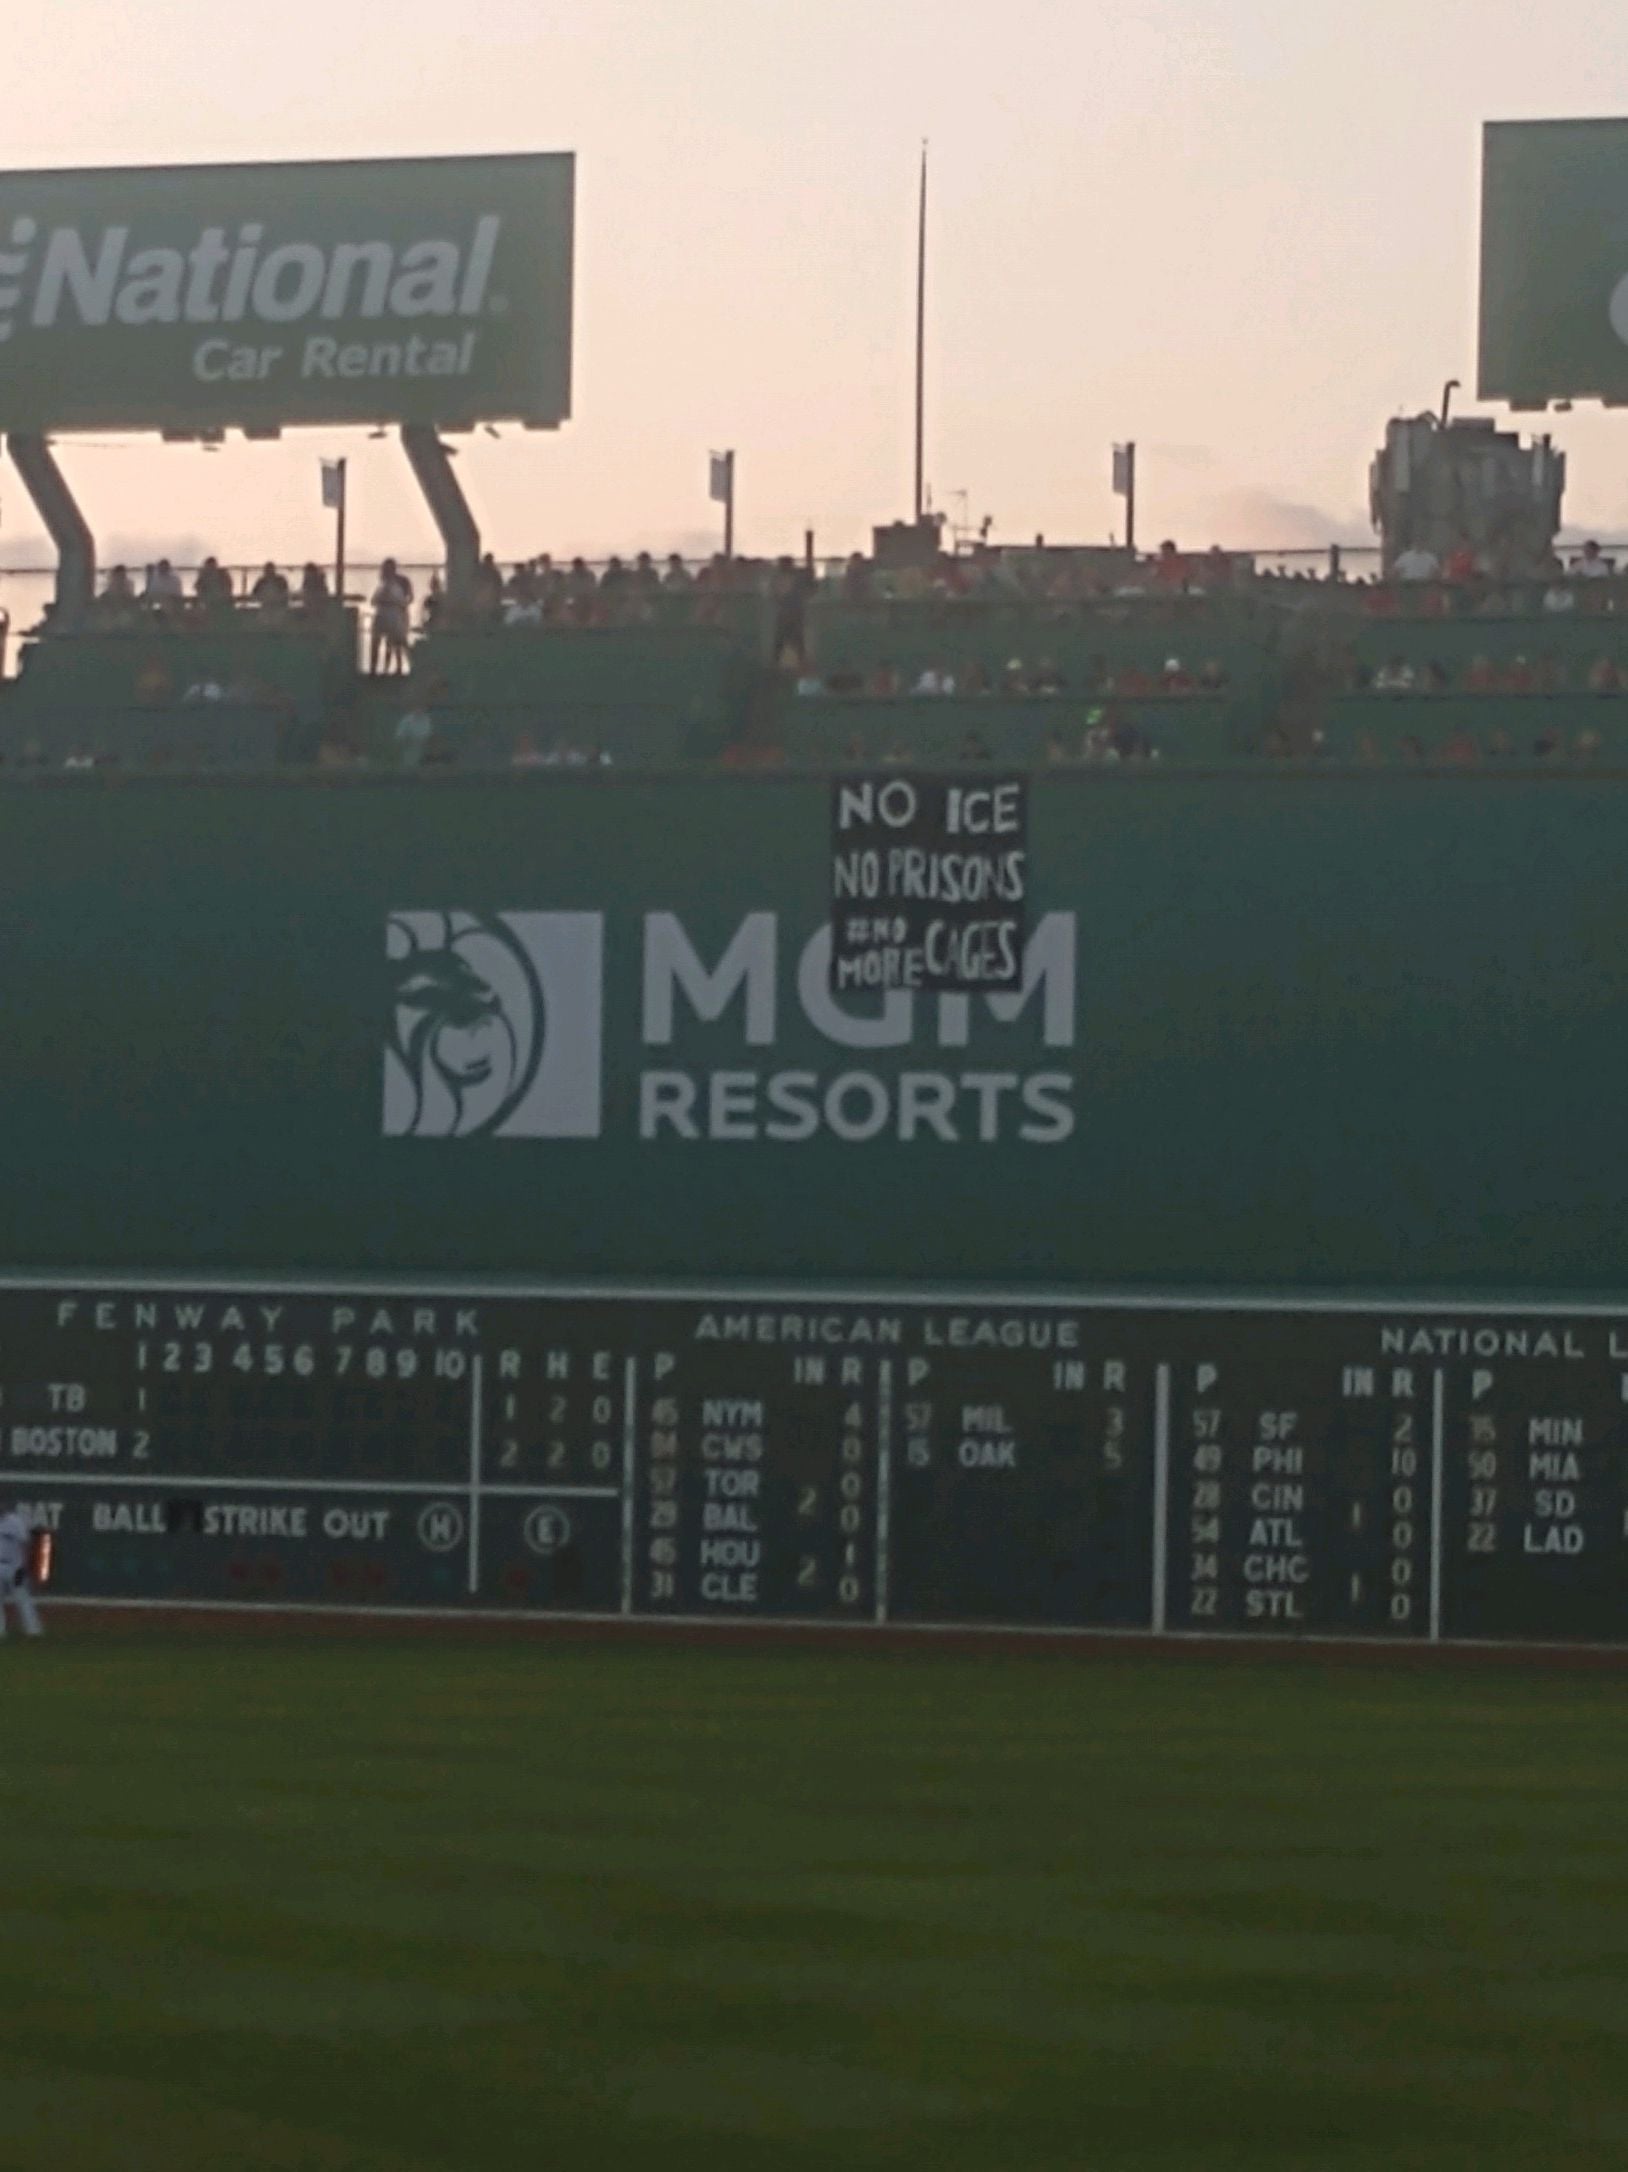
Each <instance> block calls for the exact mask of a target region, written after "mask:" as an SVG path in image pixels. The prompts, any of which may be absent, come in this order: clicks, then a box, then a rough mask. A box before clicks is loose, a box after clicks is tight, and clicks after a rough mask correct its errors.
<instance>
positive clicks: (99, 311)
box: [0, 154, 575, 432]
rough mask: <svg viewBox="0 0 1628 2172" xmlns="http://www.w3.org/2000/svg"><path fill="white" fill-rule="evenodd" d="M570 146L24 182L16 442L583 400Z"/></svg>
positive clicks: (521, 413) (12, 359)
mask: <svg viewBox="0 0 1628 2172" xmlns="http://www.w3.org/2000/svg"><path fill="white" fill-rule="evenodd" d="M574 178H575V176H574V161H573V159H572V158H571V157H570V156H569V155H566V154H551V155H538V156H528V157H514V158H445V159H439V158H438V159H400V160H377V161H367V162H362V163H350V162H332V163H324V164H317V165H299V166H194V167H176V168H158V167H137V168H126V169H121V170H94V171H81V172H58V173H8V174H0V430H6V431H24V432H27V431H70V430H76V429H113V430H168V431H172V432H196V431H201V430H215V429H228V428H243V429H250V430H265V431H270V430H276V429H280V428H282V427H283V426H284V425H287V424H296V423H321V424H341V423H362V422H366V423H379V422H428V423H440V424H456V423H472V422H499V421H515V422H524V423H529V424H532V425H534V426H536V427H539V428H551V427H553V426H554V425H556V424H557V423H559V422H561V421H563V420H564V419H565V417H566V416H567V415H568V414H569V413H570V407H571V260H572V225H573V201H574Z"/></svg>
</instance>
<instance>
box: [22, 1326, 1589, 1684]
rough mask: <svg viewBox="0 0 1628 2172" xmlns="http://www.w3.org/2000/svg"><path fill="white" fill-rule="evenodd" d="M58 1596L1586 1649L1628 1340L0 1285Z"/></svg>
mask: <svg viewBox="0 0 1628 2172" xmlns="http://www.w3.org/2000/svg"><path fill="white" fill-rule="evenodd" d="M6 1495H9V1496H12V1497H15V1498H18V1499H20V1500H22V1501H23V1502H24V1503H25V1504H26V1505H27V1506H28V1507H29V1508H30V1509H31V1510H32V1512H33V1513H34V1515H35V1517H36V1519H37V1521H38V1523H39V1525H40V1527H41V1528H42V1529H43V1530H45V1531H47V1532H49V1533H50V1534H51V1536H52V1538H53V1540H54V1550H55V1561H56V1571H55V1583H54V1586H53V1589H54V1592H55V1594H56V1595H57V1596H58V1597H59V1598H68V1599H74V1600H83V1601H94V1602H108V1601H116V1602H128V1603H145V1604H155V1605H178V1604H208V1605H217V1606H218V1605H223V1604H232V1605H242V1606H250V1607H262V1608H296V1607H326V1608H340V1609H375V1610H395V1609H401V1610H418V1611H422V1610H432V1611H445V1612H448V1613H460V1612H480V1613H494V1612H496V1613H515V1614H530V1615H543V1616H563V1617H571V1618H598V1617H606V1618H623V1619H632V1620H636V1621H662V1620H667V1621H699V1620H707V1621H716V1622H736V1623H740V1624H742V1625H753V1624H762V1623H766V1622H804V1623H814V1624H842V1623H847V1624H853V1625H855V1626H856V1627H859V1626H865V1625H870V1626H875V1625H886V1624H897V1625H902V1626H910V1625H920V1626H924V1627H926V1626H976V1627H982V1628H997V1629H998V1628H1024V1629H1034V1630H1051V1631H1118V1632H1143V1633H1153V1634H1176V1633H1183V1634H1186V1633H1192V1634H1200V1635H1204V1634H1247V1635H1256V1636H1261V1637H1293V1636H1297V1635H1318V1636H1327V1637H1365V1638H1366V1637H1375V1638H1394V1639H1401V1640H1429V1639H1440V1638H1457V1639H1466V1638H1467V1639H1504V1640H1515V1641H1551V1640H1567V1641H1587V1642H1595V1643H1613V1642H1619V1641H1622V1642H1628V1312H1617V1311H1612V1310H1609V1309H1606V1308H1597V1309H1590V1308H1586V1307H1582V1308H1577V1309H1576V1310H1573V1311H1557V1310H1552V1309H1549V1308H1546V1307H1537V1308H1531V1309H1517V1308H1513V1307H1511V1308H1487V1307H1482V1306H1474V1307H1468V1308H1461V1309H1455V1308H1450V1307H1446V1306H1434V1305H1432V1306H1419V1305H1411V1306H1410V1305H1399V1306H1396V1307H1389V1306H1385V1305H1383V1304H1370V1303H1366V1302H1364V1303H1350V1304H1333V1303H1329V1304H1317V1303H1311V1302H1303V1301H1299V1300H1293V1301H1291V1300H1283V1301H1270V1302H1268V1301H1260V1302H1254V1303H1242V1302H1233V1301H1230V1300H1228V1301H1212V1302H1201V1301H1195V1300H1180V1299H1175V1298H1172V1299H1170V1300H1168V1301H1167V1300H1164V1299H1152V1298H1149V1299H1136V1300H1113V1301H1104V1302H1100V1303H1099V1302H1095V1301H1091V1302H1085V1301H1078V1300H1072V1299H1069V1298H1066V1297H1057V1298H1049V1297H1048V1298H1042V1299H1037V1298H1034V1297H1017V1296H1013V1297H990V1298H977V1299H974V1298H970V1297H963V1296H956V1295H953V1294H950V1295H939V1296H934V1295H929V1294H911V1295H893V1294H888V1293H872V1294H859V1293H854V1294H847V1293H844V1294H833V1295H830V1296H822V1295H817V1294H812V1293H810V1292H809V1291H807V1290H802V1291H791V1292H787V1291H759V1292H750V1291H749V1292H739V1291H736V1292H729V1293H725V1292H719V1293H717V1294H707V1293H705V1292H693V1291H685V1292H676V1291H671V1292H670V1291H660V1290H657V1291H647V1292H643V1291H642V1292H604V1293H579V1292H571V1291H558V1290H550V1289H539V1290H535V1291H515V1290H508V1289H505V1290H501V1291H496V1292H491V1293H486V1292H481V1291H468V1292H466V1291H459V1290H454V1291H450V1292H449V1291H428V1290H426V1291H422V1292H420V1291H413V1290H400V1289H395V1288H390V1289H384V1288H373V1289H368V1290H362V1289H359V1288H358V1289H351V1290H346V1289H343V1288H334V1289H331V1290H330V1289H316V1288H312V1287H309V1286H304V1287H299V1288H276V1287H259V1286H247V1285H245V1286H242V1287H232V1288H222V1287H214V1288H207V1287H191V1286H188V1287H178V1286H175V1287H172V1286H169V1285H165V1286H163V1287H152V1286H139V1285H134V1284H132V1285H120V1286H111V1285H81V1284H77V1283H75V1284H69V1283H62V1284H60V1285H59V1284H51V1285H49V1286H47V1285H40V1284H30V1285H26V1286H13V1287H10V1288H8V1289H6V1290H4V1291H0V1497H3V1496H6Z"/></svg>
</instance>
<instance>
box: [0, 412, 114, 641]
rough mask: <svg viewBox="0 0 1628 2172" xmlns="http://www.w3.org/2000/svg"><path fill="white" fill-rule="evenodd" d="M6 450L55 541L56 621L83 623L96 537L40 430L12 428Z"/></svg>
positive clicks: (93, 575) (90, 589) (93, 588)
mask: <svg viewBox="0 0 1628 2172" xmlns="http://www.w3.org/2000/svg"><path fill="white" fill-rule="evenodd" d="M6 450H7V452H9V453H10V455H11V460H12V465H13V466H14V467H15V468H16V470H17V473H18V474H19V475H20V476H21V477H22V479H23V488H24V489H25V490H26V491H27V492H28V495H29V496H30V498H32V499H33V501H34V510H35V511H36V512H37V513H38V514H39V516H40V519H41V520H42V521H43V522H44V523H45V532H46V534H47V535H48V536H49V537H50V538H51V541H52V542H53V543H54V544H55V545H56V552H57V590H56V624H57V627H58V629H59V630H60V629H63V628H73V627H75V626H80V625H83V623H84V621H85V619H86V618H87V617H88V616H89V613H90V607H91V603H92V600H93V599H94V597H95V594H96V538H95V537H94V536H93V535H92V534H91V532H90V526H89V524H88V522H87V521H86V519H85V516H84V514H83V513H81V512H80V510H79V501H78V499H77V498H76V497H75V496H74V494H73V492H72V491H71V490H70V489H69V488H68V478H67V477H66V476H65V475H64V474H63V472H62V470H61V469H60V468H59V467H58V466H57V463H56V456H55V454H54V453H53V452H52V451H51V448H50V446H49V445H48V444H47V443H46V441H45V439H44V438H43V437H42V436H39V435H37V434H36V433H35V432H33V431H31V430H12V431H10V432H9V433H8V434H7V437H6Z"/></svg>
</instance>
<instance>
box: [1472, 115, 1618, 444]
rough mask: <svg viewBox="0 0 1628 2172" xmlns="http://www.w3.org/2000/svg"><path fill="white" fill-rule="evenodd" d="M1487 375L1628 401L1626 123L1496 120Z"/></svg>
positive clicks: (1490, 162) (1541, 389) (1493, 387)
mask: <svg viewBox="0 0 1628 2172" xmlns="http://www.w3.org/2000/svg"><path fill="white" fill-rule="evenodd" d="M1479 383H1480V394H1481V397H1482V399H1484V400H1508V401H1509V402H1510V403H1511V404H1512V405H1513V406H1516V407H1542V406H1545V405H1546V404H1547V403H1548V402H1549V401H1550V400H1585V399H1595V400H1604V401H1606V402H1607V403H1608V404H1609V405H1612V406H1617V405H1622V404H1625V403H1628V120H1622V121H1494V122H1490V123H1489V124H1488V126H1487V130H1486V144H1485V155H1484V160H1483V170H1482V195H1481V368H1480V380H1479Z"/></svg>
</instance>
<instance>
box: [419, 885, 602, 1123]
mask: <svg viewBox="0 0 1628 2172" xmlns="http://www.w3.org/2000/svg"><path fill="white" fill-rule="evenodd" d="M385 950H386V955H387V956H388V958H389V961H390V1024H389V1029H388V1032H387V1034H386V1038H385V1049H384V1133H385V1137H386V1138H390V1139H407V1138H411V1139H471V1138H482V1137H484V1138H493V1139H593V1138H597V1137H598V1135H599V1128H600V1107H601V1098H602V1097H601V1088H600V1069H601V1043H602V1037H603V1036H602V1024H601V1009H602V996H601V974H602V968H603V962H604V919H603V916H602V915H601V914H599V913H528V912H501V913H472V912H418V911H414V912H394V913H392V914H391V915H390V917H389V921H388V924H387V927H386V932H385Z"/></svg>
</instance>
